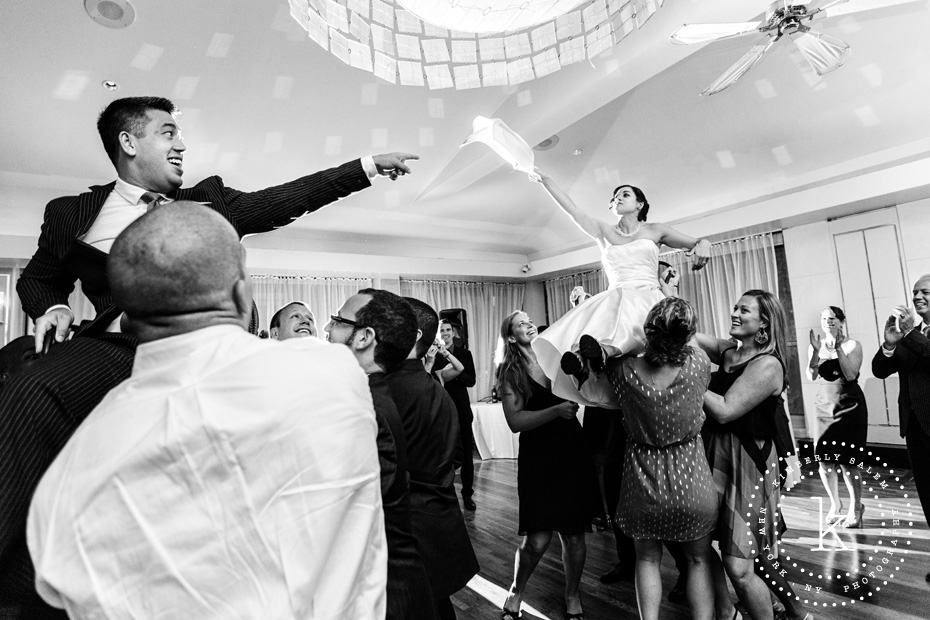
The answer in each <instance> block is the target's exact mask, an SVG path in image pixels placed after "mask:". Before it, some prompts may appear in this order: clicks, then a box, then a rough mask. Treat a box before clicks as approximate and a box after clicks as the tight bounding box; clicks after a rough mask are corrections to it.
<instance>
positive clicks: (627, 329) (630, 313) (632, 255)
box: [533, 239, 664, 409]
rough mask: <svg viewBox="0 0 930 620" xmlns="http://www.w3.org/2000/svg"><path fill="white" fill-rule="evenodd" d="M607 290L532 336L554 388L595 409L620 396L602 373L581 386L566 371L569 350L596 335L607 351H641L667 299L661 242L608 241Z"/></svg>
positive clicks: (611, 405) (605, 253)
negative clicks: (650, 321) (655, 310)
mask: <svg viewBox="0 0 930 620" xmlns="http://www.w3.org/2000/svg"><path fill="white" fill-rule="evenodd" d="M601 264H602V265H603V268H604V274H605V275H606V276H607V282H608V288H607V290H606V291H604V292H602V293H599V294H598V295H595V296H594V297H592V298H590V299H588V300H587V301H585V302H583V303H582V304H581V305H579V306H576V307H575V308H572V309H571V310H569V311H568V312H567V313H566V314H564V315H563V316H562V317H561V318H560V319H559V320H557V321H556V322H555V323H553V324H552V325H550V326H549V327H548V328H547V329H546V331H544V332H543V333H542V334H540V335H539V336H538V337H537V338H536V339H535V340H533V350H534V351H535V352H536V359H537V360H538V361H539V365H540V366H541V367H542V369H543V371H544V372H545V373H546V376H547V377H549V379H550V380H551V381H552V392H553V394H555V395H556V396H560V397H562V398H565V399H567V400H570V401H573V402H576V403H579V404H582V405H586V406H592V407H602V408H605V409H617V408H619V405H618V404H617V397H616V394H615V393H614V390H613V387H612V386H611V385H610V383H609V382H608V381H607V379H606V376H605V375H604V373H601V375H600V376H595V375H593V374H592V375H591V376H590V377H588V379H587V380H586V381H585V382H584V383H582V385H581V388H580V389H579V388H578V385H577V382H576V381H575V380H574V379H573V378H572V377H569V376H566V375H565V373H563V372H562V368H561V359H562V354H563V353H565V352H566V351H577V349H578V339H579V338H581V335H582V334H588V335H590V336H593V337H594V338H595V339H596V340H597V341H598V342H600V344H601V346H602V347H604V348H605V349H606V350H607V352H608V354H609V355H619V354H623V355H626V354H628V353H638V352H640V351H641V350H642V349H643V346H644V344H645V334H644V333H643V322H644V321H645V320H646V315H647V314H649V310H651V309H652V307H653V306H654V305H655V304H656V303H657V302H658V301H659V300H660V299H662V298H663V297H664V295H663V294H662V292H661V290H660V289H659V276H658V271H659V246H657V245H656V244H655V242H654V241H652V240H651V239H636V240H635V241H630V242H628V243H624V244H622V245H610V246H607V247H606V248H605V249H603V250H602V251H601Z"/></svg>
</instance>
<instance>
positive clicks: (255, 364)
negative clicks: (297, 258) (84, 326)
mask: <svg viewBox="0 0 930 620" xmlns="http://www.w3.org/2000/svg"><path fill="white" fill-rule="evenodd" d="M376 433H377V429H376V423H375V416H374V410H373V407H372V401H371V395H370V392H369V389H368V382H367V378H366V377H365V375H364V373H363V372H362V371H361V369H360V368H359V366H358V363H357V362H356V360H355V358H354V357H353V356H352V354H351V353H350V351H349V350H348V349H347V348H345V347H343V346H342V345H336V344H330V343H326V342H323V341H322V340H319V339H317V338H294V339H291V340H287V341H284V342H278V341H274V340H261V339H259V338H256V337H254V336H252V335H249V334H248V333H246V332H245V331H243V330H242V329H240V328H238V327H235V326H227V325H221V326H214V327H208V328H205V329H201V330H197V331H195V332H191V333H188V334H184V335H180V336H175V337H171V338H166V339H163V340H157V341H154V342H150V343H146V344H143V345H141V346H139V348H138V351H137V353H136V358H135V362H134V365H133V370H132V376H131V377H130V378H129V379H127V380H126V381H125V382H123V383H122V384H120V385H119V386H118V387H117V388H115V389H114V390H113V391H111V392H110V393H109V394H108V395H107V396H106V398H104V400H103V401H102V402H101V403H100V405H99V406H97V408H96V409H94V411H93V412H92V413H91V414H90V415H89V416H88V418H87V419H86V420H85V421H84V423H83V424H82V425H81V426H80V427H79V428H78V430H77V432H75V434H74V435H73V436H72V437H71V440H70V441H69V442H68V444H67V445H66V446H65V448H64V450H62V452H61V453H60V454H59V455H58V458H57V459H56V460H55V462H54V463H53V464H52V466H51V468H49V470H48V472H47V473H46V474H45V476H44V477H43V479H42V481H41V483H40V484H39V487H38V489H37V490H36V493H35V495H34V497H33V501H32V505H31V507H30V511H29V522H28V528H27V536H28V543H29V551H30V553H31V555H32V559H33V562H34V563H35V568H36V587H37V589H38V592H39V594H40V595H41V596H42V598H43V599H45V600H46V601H47V602H48V603H49V604H51V605H53V606H55V607H60V608H64V609H65V610H66V611H67V612H68V614H69V616H71V617H72V618H107V619H122V618H133V619H141V618H160V619H169V618H178V619H181V618H184V619H189V618H198V619H201V618H215V619H223V620H235V619H246V618H248V619H262V620H264V619H273V620H279V619H290V618H295V619H296V618H299V619H301V620H304V619H308V618H320V619H333V620H336V619H339V620H348V619H355V618H359V619H366V620H367V619H373V618H378V619H380V618H383V617H384V614H385V585H386V579H387V564H386V563H387V549H386V544H385V538H384V519H383V513H382V509H381V491H380V476H379V464H378V451H377V446H376V443H375V436H376Z"/></svg>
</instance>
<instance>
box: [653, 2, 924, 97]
mask: <svg viewBox="0 0 930 620" xmlns="http://www.w3.org/2000/svg"><path fill="white" fill-rule="evenodd" d="M915 1H916V0H858V1H857V0H853V1H852V2H850V0H776V1H775V2H773V3H772V4H771V6H769V8H768V9H766V11H765V17H764V18H763V19H762V20H761V21H757V22H738V23H722V24H685V25H683V26H682V27H681V28H679V29H678V30H676V31H675V32H674V33H673V34H672V36H671V37H670V38H671V40H672V42H673V43H679V44H682V45H691V44H694V43H708V42H710V41H721V40H723V39H732V38H735V37H742V36H746V35H749V34H753V33H756V32H761V33H762V34H764V35H765V37H766V40H764V41H762V42H760V43H758V44H756V45H753V46H752V47H751V48H750V49H749V51H748V52H746V53H745V54H744V55H743V56H742V57H741V58H740V59H739V60H737V61H736V62H735V63H733V65H732V66H731V67H730V68H729V69H727V70H726V71H724V72H723V74H722V75H721V76H720V77H718V78H717V79H716V80H715V81H714V83H713V84H711V85H710V86H708V87H707V88H705V89H704V90H703V91H701V94H702V95H713V94H714V93H719V92H720V91H722V90H724V89H725V88H728V87H729V86H732V85H733V83H734V82H736V81H737V80H738V79H740V77H742V76H743V74H745V73H746V72H747V71H749V70H750V69H752V68H753V67H754V66H756V65H757V64H758V63H759V61H760V60H762V57H763V56H765V54H766V52H768V51H769V50H770V49H771V48H772V46H773V45H775V43H777V42H778V41H780V40H782V39H783V38H785V37H787V38H790V39H791V40H792V42H793V43H794V44H795V45H796V46H797V48H798V49H799V50H800V51H801V54H803V56H804V58H805V59H806V60H807V62H808V63H809V64H810V66H811V68H812V69H813V70H814V71H816V72H817V75H825V74H827V73H830V72H831V71H833V70H835V69H839V68H840V67H842V66H843V63H845V62H846V56H847V55H848V53H849V45H848V44H847V43H846V42H845V41H841V40H840V39H837V38H836V37H832V36H830V35H826V34H823V33H822V32H817V31H815V30H811V28H810V26H809V25H808V24H810V23H811V22H814V21H824V20H825V19H828V18H830V17H836V16H837V15H845V14H849V13H858V12H859V11H868V10H872V9H878V8H884V7H889V6H895V5H898V4H907V3H909V2H915Z"/></svg>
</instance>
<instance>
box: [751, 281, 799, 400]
mask: <svg viewBox="0 0 930 620" xmlns="http://www.w3.org/2000/svg"><path fill="white" fill-rule="evenodd" d="M747 296H749V297H753V298H754V299H755V300H756V303H757V304H758V305H759V319H760V320H761V322H763V323H766V324H767V327H766V328H765V330H764V331H765V333H766V334H767V335H768V341H767V342H766V343H765V344H761V345H759V349H760V350H761V352H762V353H771V354H772V355H774V356H775V358H776V359H778V361H779V362H781V367H782V370H783V371H784V377H785V387H786V388H787V387H788V364H787V360H788V348H787V345H786V341H785V337H786V335H787V331H788V320H787V318H786V314H785V307H784V306H783V305H782V304H781V300H780V299H778V297H776V296H775V295H773V294H772V293H769V292H768V291H763V290H761V289H757V288H754V289H749V290H748V291H746V292H745V293H743V297H747ZM756 342H758V340H757V341H756Z"/></svg>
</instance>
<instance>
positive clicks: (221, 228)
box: [107, 201, 251, 337]
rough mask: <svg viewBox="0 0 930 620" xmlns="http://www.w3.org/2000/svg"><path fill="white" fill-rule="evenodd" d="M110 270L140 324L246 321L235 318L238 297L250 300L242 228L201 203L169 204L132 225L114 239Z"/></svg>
mask: <svg viewBox="0 0 930 620" xmlns="http://www.w3.org/2000/svg"><path fill="white" fill-rule="evenodd" d="M107 274H108V276H109V279H110V289H111V290H112V293H113V301H114V303H115V304H116V305H117V306H118V307H119V308H120V309H122V310H123V311H124V312H125V313H126V315H127V317H128V318H129V319H130V322H131V323H133V324H136V323H137V322H138V323H147V324H150V325H156V326H162V327H167V328H169V329H170V328H175V329H176V328H181V329H180V331H191V330H192V329H198V328H199V327H205V326H206V325H205V324H202V323H207V324H217V323H229V322H239V321H230V320H229V319H231V318H232V317H239V315H240V311H241V308H239V305H240V304H241V302H242V300H241V299H238V298H237V296H238V297H241V296H242V294H243V293H245V295H246V299H248V291H247V288H248V287H247V284H246V275H245V266H244V251H243V249H242V246H241V245H240V243H239V237H238V235H237V234H236V231H235V229H233V227H232V225H230V223H229V222H228V221H226V220H225V219H224V218H223V217H222V216H221V215H219V214H218V213H216V212H215V211H213V210H212V209H209V208H207V207H204V206H203V205H199V204H197V203H193V202H185V201H178V202H172V203H169V204H167V205H164V206H161V207H159V208H158V209H155V210H154V211H152V212H150V213H148V214H146V215H144V216H143V217H141V218H139V219H138V220H136V221H135V222H133V223H132V224H130V225H129V226H128V227H127V228H126V229H125V230H124V231H123V232H122V233H121V234H120V235H119V236H118V237H117V238H116V241H114V243H113V247H112V249H111V250H110V257H109V259H108V262H107ZM237 287H238V288H242V287H245V290H241V291H237V290H236V289H237ZM250 310H251V308H250V307H247V308H246V309H245V313H246V321H247V319H248V312H249V311H250ZM246 324H247V323H246ZM165 335H168V334H162V335H160V336H158V337H164V336H165Z"/></svg>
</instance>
